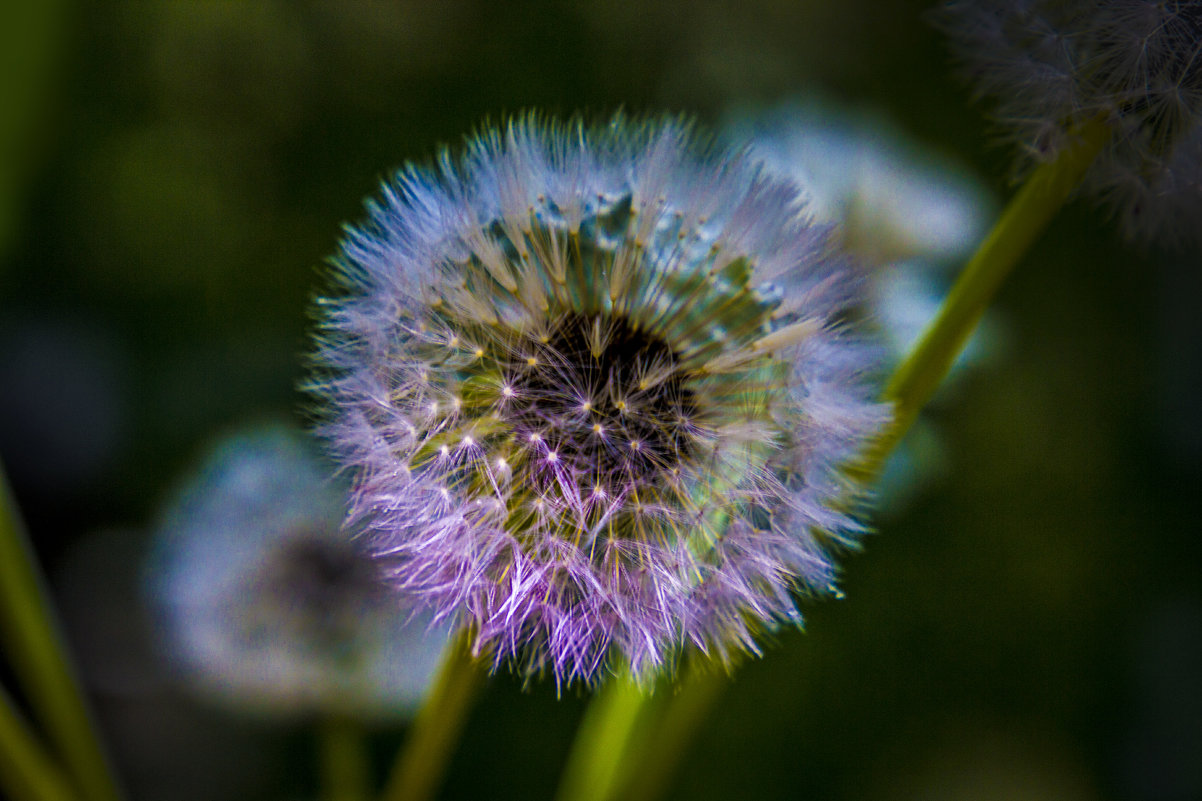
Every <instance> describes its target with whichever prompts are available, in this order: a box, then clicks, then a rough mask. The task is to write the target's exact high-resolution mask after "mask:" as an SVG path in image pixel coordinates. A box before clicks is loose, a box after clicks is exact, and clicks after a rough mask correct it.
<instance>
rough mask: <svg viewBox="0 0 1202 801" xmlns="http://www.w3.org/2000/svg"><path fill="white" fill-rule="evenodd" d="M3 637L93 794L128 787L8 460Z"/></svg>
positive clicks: (85, 791) (58, 748)
mask: <svg viewBox="0 0 1202 801" xmlns="http://www.w3.org/2000/svg"><path fill="white" fill-rule="evenodd" d="M0 642H2V644H3V646H4V653H5V655H6V656H7V657H8V660H9V662H10V664H11V665H12V668H13V672H14V673H16V676H17V680H18V681H19V682H20V684H21V686H22V689H23V690H24V692H25V697H26V698H27V699H28V701H29V704H30V706H31V707H32V708H33V713H34V715H35V717H36V718H37V720H38V722H39V723H40V724H41V726H42V728H43V729H44V730H45V732H46V736H47V738H48V739H49V740H50V746H51V748H52V751H53V753H54V756H55V757H56V758H57V759H58V760H61V762H62V763H63V768H64V769H65V770H66V772H67V774H68V775H69V776H71V777H72V778H73V780H74V783H75V785H76V786H77V787H78V788H79V790H80V792H81V793H82V795H83V797H84V798H85V799H86V800H87V801H118V799H120V797H121V794H120V792H119V791H118V790H117V784H116V781H115V780H114V777H113V774H112V772H111V771H110V769H109V764H108V760H107V759H106V757H105V754H104V750H103V748H102V747H101V744H100V739H99V737H98V736H97V734H96V729H95V726H94V724H93V722H92V718H91V715H90V714H89V712H88V708H87V704H86V702H85V700H84V696H83V691H82V689H81V688H80V685H79V682H78V680H77V679H76V677H75V674H74V672H73V670H72V669H71V666H70V663H69V662H68V659H67V656H66V648H65V646H64V643H63V639H62V636H61V635H60V634H59V631H58V627H57V625H56V623H55V619H54V614H53V612H52V610H51V606H50V601H49V597H48V594H47V592H46V589H45V587H44V586H43V584H42V581H41V579H40V578H39V574H38V571H37V569H36V567H35V566H34V557H33V552H32V549H31V548H30V546H29V543H28V541H27V540H26V538H25V534H24V531H23V529H22V526H21V523H20V521H19V519H18V517H17V510H16V507H15V505H14V504H13V502H12V497H11V495H10V493H9V490H8V482H7V480H6V479H5V477H4V474H3V471H2V468H0Z"/></svg>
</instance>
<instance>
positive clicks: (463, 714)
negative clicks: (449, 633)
mask: <svg viewBox="0 0 1202 801" xmlns="http://www.w3.org/2000/svg"><path fill="white" fill-rule="evenodd" d="M469 640H470V637H469V633H468V631H467V630H464V631H462V632H460V634H459V636H458V638H457V639H456V641H455V642H454V643H452V644H451V645H450V646H449V647H448V648H447V650H446V654H445V655H444V656H443V663H442V668H441V669H440V670H439V674H438V678H437V679H436V680H435V682H434V687H433V688H432V690H431V691H430V694H429V695H428V696H426V703H425V704H424V705H423V706H422V708H421V711H419V712H418V713H417V719H416V720H414V721H413V728H412V729H411V730H410V732H409V737H408V738H407V739H406V741H405V744H404V745H403V746H402V747H401V752H400V753H399V754H398V755H397V761H396V764H395V765H394V766H393V769H392V775H391V776H390V777H389V779H388V784H387V786H386V787H385V788H384V796H383V798H384V801H425V800H426V799H428V798H430V797H431V796H432V794H433V793H434V791H435V790H437V789H438V785H439V783H440V782H441V780H442V776H443V773H444V772H445V771H446V767H447V763H448V762H450V759H451V754H452V752H453V750H454V747H455V744H456V742H458V740H459V733H460V731H461V730H462V729H463V724H464V722H465V721H466V719H467V712H468V710H469V709H470V708H471V705H472V699H473V698H474V696H475V695H476V691H477V690H478V689H479V688H480V685H481V684H482V683H483V680H484V671H483V670H482V669H481V667H480V666H479V665H477V664H476V660H475V659H473V658H472V655H471V647H470V645H469Z"/></svg>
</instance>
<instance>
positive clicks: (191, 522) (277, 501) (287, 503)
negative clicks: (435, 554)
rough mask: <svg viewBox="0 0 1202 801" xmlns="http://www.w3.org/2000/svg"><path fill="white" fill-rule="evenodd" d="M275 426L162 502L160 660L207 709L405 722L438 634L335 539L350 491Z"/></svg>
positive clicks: (157, 559) (228, 447)
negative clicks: (216, 705)
mask: <svg viewBox="0 0 1202 801" xmlns="http://www.w3.org/2000/svg"><path fill="white" fill-rule="evenodd" d="M327 472H328V467H327V466H326V465H325V464H324V463H323V462H321V461H320V460H319V459H318V458H317V457H316V455H315V454H313V453H312V452H311V451H310V449H309V446H308V444H307V443H306V442H305V441H304V438H303V435H302V434H300V433H298V432H293V431H291V430H289V429H287V428H285V427H283V426H269V427H266V428H257V429H252V430H249V431H245V432H241V433H238V434H236V435H234V436H232V437H230V438H228V439H226V440H224V441H222V442H221V443H220V445H219V446H218V447H216V448H215V449H214V450H213V451H212V452H211V453H210V454H209V455H208V456H207V457H206V458H205V460H204V462H203V464H202V465H201V466H200V469H199V470H198V471H197V472H196V474H194V475H191V476H189V477H188V479H187V481H186V482H184V483H183V484H182V485H181V488H180V489H179V491H178V492H177V493H176V495H175V496H174V497H173V499H172V500H171V501H170V502H169V504H168V507H167V509H166V511H165V513H164V515H163V519H162V521H161V523H160V525H159V528H158V531H157V533H156V537H155V541H154V548H153V551H152V553H151V556H150V560H149V563H148V566H147V576H148V579H149V588H150V601H151V603H152V608H153V610H154V612H155V616H156V618H157V620H158V622H159V623H160V627H161V630H162V631H161V633H162V635H163V640H164V641H165V642H166V643H167V644H168V646H169V651H170V653H169V656H170V657H171V659H172V660H173V662H174V663H175V664H176V666H177V667H178V668H179V670H180V672H181V673H182V674H183V678H185V679H186V680H187V681H188V682H189V683H190V684H191V685H192V686H194V687H196V688H197V689H199V690H200V691H201V692H202V693H203V694H204V695H206V696H209V697H211V698H213V699H214V700H216V701H218V702H221V703H226V704H230V705H232V706H234V707H236V708H238V709H241V710H251V711H254V712H258V713H262V714H274V715H281V714H282V715H298V714H299V715H308V714H321V713H337V714H347V715H355V716H361V717H366V718H372V719H382V718H388V717H396V716H402V717H403V716H405V715H407V714H409V713H411V712H412V710H413V709H414V708H415V707H416V705H417V704H418V703H419V702H420V701H421V699H422V697H423V695H424V694H425V692H426V690H427V688H428V686H429V683H430V681H431V679H432V678H433V673H434V669H435V667H436V665H437V662H438V659H439V656H440V654H441V651H442V646H443V644H444V642H445V639H446V630H445V626H442V627H433V628H431V627H430V616H429V615H428V614H417V613H416V611H415V610H414V608H413V606H412V604H409V606H408V608H407V609H406V606H405V605H406V603H407V600H406V599H404V598H401V597H398V596H397V593H396V592H395V590H394V589H393V588H392V587H391V586H390V583H389V582H388V581H387V577H386V571H385V569H384V565H385V561H384V560H382V559H381V558H380V557H379V556H377V555H375V554H373V553H371V552H369V551H368V550H367V549H366V548H365V547H363V543H362V542H360V541H357V540H354V539H351V538H350V537H348V536H347V534H346V533H345V532H344V531H342V530H341V524H342V521H343V516H344V510H345V494H344V492H345V490H344V488H343V487H341V486H339V485H338V484H336V483H334V482H332V481H331V480H329V478H328V477H327Z"/></svg>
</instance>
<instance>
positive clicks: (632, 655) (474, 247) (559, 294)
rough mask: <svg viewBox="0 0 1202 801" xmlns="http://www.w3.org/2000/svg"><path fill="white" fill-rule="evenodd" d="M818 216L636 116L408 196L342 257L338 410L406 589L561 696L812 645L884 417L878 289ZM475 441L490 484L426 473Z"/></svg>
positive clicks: (432, 178) (528, 135)
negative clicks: (443, 401)
mask: <svg viewBox="0 0 1202 801" xmlns="http://www.w3.org/2000/svg"><path fill="white" fill-rule="evenodd" d="M798 203H799V201H798V198H797V195H796V192H795V190H794V189H793V188H792V186H791V185H790V184H787V183H785V182H778V181H775V180H771V179H768V178H765V177H763V176H761V175H760V174H759V173H758V172H757V171H756V170H755V169H754V168H753V167H751V166H750V165H749V164H748V162H746V161H745V160H744V159H743V158H742V157H740V156H738V155H732V154H730V153H726V152H723V151H722V150H720V149H718V148H717V147H715V146H713V145H711V144H708V143H707V142H705V141H704V140H703V139H702V138H701V137H700V136H699V135H697V134H696V133H694V132H693V131H692V130H691V128H690V126H689V125H687V124H685V123H680V122H676V121H671V120H665V121H657V122H649V123H643V124H636V123H633V122H630V121H628V120H626V119H624V118H621V117H619V118H616V119H614V120H613V121H612V122H611V123H610V124H609V125H608V126H605V127H601V128H590V127H587V126H585V125H583V124H580V123H577V122H572V123H568V124H556V123H543V122H539V121H537V120H534V119H524V120H521V121H518V122H514V123H512V124H511V125H509V126H508V127H507V128H505V129H504V130H493V129H489V130H485V131H483V132H481V133H480V134H479V135H478V136H477V137H475V138H474V139H472V140H471V141H470V142H469V144H468V147H467V152H466V153H465V154H464V155H463V156H461V157H453V156H451V155H444V156H443V157H442V158H440V160H439V162H438V167H437V169H423V168H419V167H412V166H411V167H408V168H406V169H405V170H403V171H402V172H401V173H400V174H399V175H398V176H397V177H396V178H395V179H394V180H393V181H392V182H390V183H389V184H388V185H387V186H386V187H385V191H384V193H383V197H382V199H381V200H379V201H375V202H372V203H369V205H368V210H369V215H368V219H367V220H366V221H365V222H364V223H362V224H360V225H359V226H357V227H354V228H351V229H349V230H348V233H347V237H346V239H345V240H344V242H343V244H342V249H341V252H340V254H339V255H338V257H337V258H336V260H335V261H334V278H335V281H336V283H337V285H338V291H337V293H336V294H335V296H333V297H331V298H329V299H326V300H324V301H322V302H321V303H320V309H321V312H322V314H323V315H324V317H323V321H322V324H321V330H320V333H319V340H318V350H317V354H316V357H315V364H316V366H317V368H316V369H317V376H316V378H315V380H314V381H313V391H314V392H315V393H316V394H317V395H318V397H319V398H320V399H322V400H323V401H324V403H325V406H326V408H327V409H328V417H327V419H326V420H325V422H324V424H323V426H322V431H323V434H324V435H325V436H326V437H327V439H328V441H329V443H330V445H331V447H332V450H333V451H334V453H335V454H336V456H337V457H338V458H339V460H340V461H342V462H343V463H344V464H345V466H346V467H348V468H349V469H350V470H351V471H352V473H353V474H354V476H355V491H354V492H353V494H352V516H353V518H354V519H355V520H356V522H357V524H358V525H361V526H362V527H363V528H364V529H365V531H366V532H367V533H368V535H369V536H370V537H371V539H372V541H373V543H374V544H375V547H376V548H377V549H378V550H379V551H380V552H383V553H389V554H395V555H397V557H398V558H399V559H400V560H401V562H400V564H401V566H400V567H399V568H398V569H397V570H395V571H394V572H393V579H394V581H395V582H396V583H397V584H398V585H399V586H402V587H404V588H406V589H409V590H412V591H414V592H418V593H421V594H422V596H423V597H424V598H426V599H427V600H428V601H429V602H430V603H431V604H433V605H434V606H435V607H436V608H438V609H439V610H440V613H441V614H442V615H443V616H445V617H453V618H455V619H456V620H458V621H459V622H461V623H463V624H465V625H467V626H469V627H470V630H471V631H472V632H473V634H474V636H475V649H476V652H477V653H479V654H482V655H487V656H488V657H489V658H490V659H492V660H493V661H494V663H495V664H501V663H502V662H506V661H509V662H512V663H514V664H515V665H516V666H517V667H518V668H519V669H521V670H523V671H525V672H528V673H530V672H539V671H542V670H549V671H551V672H552V673H554V675H555V676H556V678H557V680H559V681H573V680H585V681H591V680H595V679H596V678H597V677H598V675H599V674H600V672H601V670H602V668H603V667H604V666H605V665H606V663H607V659H610V658H614V659H616V660H619V661H620V662H622V663H623V664H625V665H628V666H629V667H630V669H631V670H632V671H633V672H634V673H635V674H636V675H639V676H644V677H646V676H650V675H652V674H654V673H655V672H656V671H657V670H658V669H660V668H663V667H665V666H668V665H670V664H671V663H672V662H673V660H674V658H675V657H676V655H678V654H679V653H680V651H681V649H682V648H684V647H685V646H686V645H687V644H691V645H692V646H694V647H697V648H700V649H701V650H703V651H706V652H708V653H710V654H712V655H714V656H715V657H718V658H722V659H728V658H731V657H732V656H734V655H735V654H737V653H740V652H743V651H752V652H754V651H756V650H757V637H758V636H759V635H760V634H761V633H762V632H764V631H766V630H771V629H773V628H775V627H776V626H778V625H779V624H781V623H785V622H797V621H799V620H800V614H799V612H798V611H797V608H796V605H795V594H798V593H800V594H803V595H804V594H823V593H826V592H827V589H826V588H827V587H828V586H829V585H830V584H831V583H832V581H833V579H834V576H835V572H836V568H835V565H834V562H833V555H834V554H833V549H834V548H837V547H838V544H839V543H846V542H850V541H853V540H854V539H855V536H856V534H857V533H858V532H859V531H860V526H859V524H858V523H857V521H856V520H855V519H854V518H853V517H852V516H851V514H850V513H849V512H848V511H847V509H848V508H850V507H854V503H852V504H850V506H849V504H848V501H849V500H852V501H854V497H855V494H854V492H853V493H852V494H851V496H849V495H848V489H849V488H848V486H847V481H846V480H845V479H844V478H843V477H842V476H841V475H840V473H839V470H838V468H839V465H840V464H842V463H843V462H845V461H846V460H848V459H849V458H850V457H851V456H852V455H853V454H854V453H855V452H856V451H857V450H858V448H859V447H860V445H861V444H862V443H864V442H865V441H866V439H867V438H869V437H871V436H872V435H873V434H874V433H875V432H876V431H877V429H878V427H879V426H880V425H881V424H882V422H883V421H884V418H885V417H886V412H885V410H884V409H882V408H881V407H880V406H879V405H877V404H875V403H873V402H871V401H869V400H868V398H869V397H870V396H871V394H872V391H871V388H869V387H868V386H866V385H865V382H864V378H863V377H864V375H865V374H866V373H868V372H870V371H871V370H872V367H873V365H872V357H873V354H874V353H875V350H874V348H871V347H869V346H867V345H866V344H865V343H864V342H863V341H862V340H861V339H860V338H858V337H856V336H855V335H853V334H852V333H851V332H849V331H848V330H846V328H845V326H844V324H842V323H840V322H839V321H840V320H841V319H843V317H842V312H843V311H844V310H846V309H847V308H848V307H849V306H851V305H854V304H856V303H857V302H858V301H857V292H858V291H859V289H860V281H859V280H858V277H857V275H856V273H855V272H854V271H853V270H852V269H850V268H849V267H848V265H847V264H846V263H845V261H844V260H843V259H842V258H841V257H840V256H838V255H837V253H835V252H834V251H833V250H832V248H831V247H830V245H829V240H828V232H827V230H826V229H825V228H822V227H818V226H811V225H808V224H807V223H806V222H805V221H804V219H803V218H802V217H801V216H799V214H798V209H799V206H798ZM422 326H425V327H426V328H428V329H430V330H442V331H452V332H454V333H455V334H456V335H457V336H459V337H460V339H461V340H462V341H466V342H472V343H478V344H479V345H480V346H481V348H482V349H483V350H484V355H483V356H481V357H479V358H476V359H474V360H471V361H465V360H463V359H460V358H455V357H454V356H452V355H451V354H448V353H447V352H446V350H445V349H443V348H438V347H435V346H434V345H433V344H432V343H430V342H429V341H428V339H426V338H424V337H422V336H417V335H414V334H411V333H410V332H412V331H416V330H418V329H419V328H420V327H422ZM715 331H720V332H722V335H721V336H720V337H715V336H714V332H715ZM731 353H738V354H739V356H738V359H735V360H732V359H731V358H730V354H731ZM713 364H721V365H723V369H722V370H721V371H714V370H710V369H707V366H709V365H713ZM419 365H420V366H421V367H422V368H424V369H426V370H427V371H428V379H427V382H428V383H427V384H419V383H417V381H416V380H415V379H414V378H413V375H414V373H415V368H416V367H417V366H419ZM498 388H501V389H498ZM504 388H510V389H512V392H511V393H507V392H506V391H505V389H504ZM431 395H434V396H439V397H446V396H453V397H456V398H460V399H461V400H462V404H461V406H460V408H459V409H458V410H456V411H454V412H453V413H452V412H450V411H443V412H434V413H430V412H428V410H427V408H426V407H424V406H423V405H422V404H423V403H425V404H427V405H428V403H429V401H428V400H423V398H429V397H430V396H431ZM379 397H387V398H390V399H394V400H392V402H391V403H390V405H389V406H388V408H385V409H381V408H380V407H379V406H378V404H376V403H373V402H372V400H371V399H373V398H379ZM686 421H687V422H686ZM409 426H412V427H415V428H416V429H417V430H418V432H419V433H418V435H417V436H416V437H408V438H406V437H401V436H399V435H398V434H399V432H400V431H401V430H407V427H409ZM465 428H470V429H471V431H472V436H473V437H474V442H475V448H476V449H478V452H479V453H481V454H482V458H480V459H477V460H473V461H471V462H468V463H463V464H456V465H451V466H446V465H440V464H434V463H432V462H429V461H428V460H424V459H423V456H422V453H423V448H426V449H428V448H429V445H423V443H424V442H429V441H431V440H433V441H435V442H436V441H438V438H440V437H445V436H446V434H445V433H443V432H454V431H459V430H463V429H465ZM490 464H493V465H497V466H498V469H499V468H500V466H501V465H505V466H506V467H505V469H506V471H507V480H506V481H505V482H504V483H501V482H499V481H496V480H494V478H493V476H494V474H493V473H492V472H491V471H490V470H489V469H488V465H490ZM438 497H442V498H445V499H446V501H445V502H444V503H440V502H436V498H438ZM384 499H387V501H388V502H387V503H381V501H382V500H384ZM481 500H487V501H488V503H480V502H479V501H481Z"/></svg>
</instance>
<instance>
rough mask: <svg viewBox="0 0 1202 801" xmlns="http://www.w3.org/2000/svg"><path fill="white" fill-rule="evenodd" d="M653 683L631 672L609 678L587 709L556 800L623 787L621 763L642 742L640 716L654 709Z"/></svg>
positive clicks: (580, 799)
mask: <svg viewBox="0 0 1202 801" xmlns="http://www.w3.org/2000/svg"><path fill="white" fill-rule="evenodd" d="M650 693H651V688H649V687H640V686H639V685H638V684H637V683H636V682H635V681H633V680H632V679H631V678H630V677H629V676H626V675H622V676H616V677H614V678H611V679H610V680H609V682H608V683H607V684H606V686H605V688H604V690H602V691H601V692H600V693H599V694H598V695H597V697H596V699H595V700H594V701H593V702H592V703H591V704H589V707H588V709H587V710H585V714H584V719H583V720H581V722H580V728H579V729H578V730H577V733H576V740H575V741H574V742H573V744H572V750H571V752H570V753H569V754H568V761H567V764H566V765H565V767H564V774H563V779H562V780H561V782H560V784H559V791H558V792H557V793H556V796H555V797H556V800H557V801H601V799H604V798H609V797H611V796H612V795H613V793H614V792H615V790H616V789H617V788H618V787H620V786H622V785H623V784H624V782H623V781H622V780H623V778H624V776H623V775H622V774H621V772H620V768H621V767H622V765H623V764H624V763H625V762H626V756H627V754H628V753H629V752H630V751H632V750H634V749H636V748H637V747H638V746H639V743H638V742H636V736H637V735H638V733H639V732H640V731H641V728H640V726H639V725H638V724H639V721H640V719H641V718H642V717H643V716H644V715H646V714H647V713H648V712H649V711H650V707H651V704H650V703H649V700H650V699H649V694H650Z"/></svg>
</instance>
